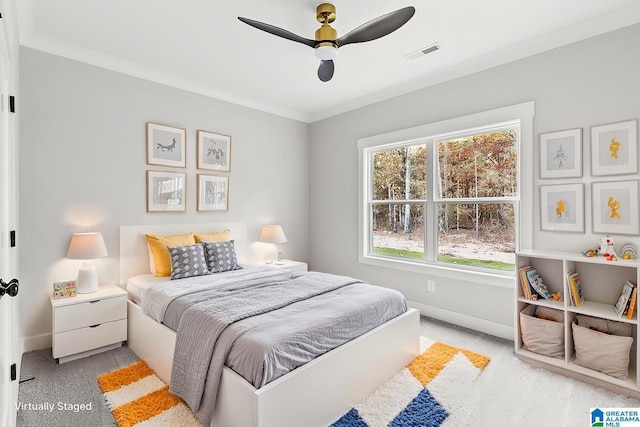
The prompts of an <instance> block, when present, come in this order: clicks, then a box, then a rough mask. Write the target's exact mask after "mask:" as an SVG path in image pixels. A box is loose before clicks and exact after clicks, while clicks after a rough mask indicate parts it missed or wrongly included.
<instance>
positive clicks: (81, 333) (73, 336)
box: [53, 298, 127, 359]
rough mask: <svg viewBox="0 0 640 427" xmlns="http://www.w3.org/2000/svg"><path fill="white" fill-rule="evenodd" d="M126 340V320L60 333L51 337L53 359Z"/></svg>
mask: <svg viewBox="0 0 640 427" xmlns="http://www.w3.org/2000/svg"><path fill="white" fill-rule="evenodd" d="M113 299H118V298H113ZM126 340H127V320H126V319H123V320H117V321H115V322H106V323H102V324H99V325H97V326H88V327H86V328H81V329H74V330H72V331H67V332H61V333H57V334H54V335H53V357H54V358H55V359H57V358H59V357H64V356H68V355H70V354H76V353H81V352H83V351H87V350H92V349H96V348H98V347H103V346H106V345H109V344H114V343H117V342H121V341H126Z"/></svg>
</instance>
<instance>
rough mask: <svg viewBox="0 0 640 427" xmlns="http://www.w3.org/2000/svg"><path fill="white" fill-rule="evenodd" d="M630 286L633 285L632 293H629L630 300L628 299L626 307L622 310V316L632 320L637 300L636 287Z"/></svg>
mask: <svg viewBox="0 0 640 427" xmlns="http://www.w3.org/2000/svg"><path fill="white" fill-rule="evenodd" d="M631 284H632V285H633V291H631V298H629V302H628V303H627V307H626V308H625V309H624V315H625V316H626V317H627V319H631V318H633V310H635V308H636V300H637V299H638V286H636V285H634V284H633V283H631Z"/></svg>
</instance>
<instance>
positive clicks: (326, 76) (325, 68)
mask: <svg viewBox="0 0 640 427" xmlns="http://www.w3.org/2000/svg"><path fill="white" fill-rule="evenodd" d="M334 69H335V67H334V65H333V60H331V59H329V60H322V61H320V66H319V67H318V78H319V79H320V80H321V81H323V82H328V81H329V80H331V78H332V77H333V70H334Z"/></svg>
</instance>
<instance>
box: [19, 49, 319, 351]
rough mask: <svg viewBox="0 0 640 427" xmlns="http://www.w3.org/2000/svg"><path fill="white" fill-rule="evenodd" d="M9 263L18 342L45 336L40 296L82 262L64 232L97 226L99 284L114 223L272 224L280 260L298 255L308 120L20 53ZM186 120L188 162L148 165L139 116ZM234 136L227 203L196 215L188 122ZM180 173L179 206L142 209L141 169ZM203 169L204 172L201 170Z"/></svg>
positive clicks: (112, 274) (303, 251) (302, 253)
mask: <svg viewBox="0 0 640 427" xmlns="http://www.w3.org/2000/svg"><path fill="white" fill-rule="evenodd" d="M19 109H20V147H19V184H20V190H19V209H20V210H19V214H20V217H19V236H18V247H19V265H20V274H19V277H20V282H21V285H22V286H21V288H20V290H21V296H22V297H21V299H20V301H21V307H20V311H21V324H22V328H23V336H24V337H25V338H26V344H25V348H26V350H30V349H33V348H41V347H46V346H48V345H50V335H49V334H50V331H51V308H50V305H49V294H50V293H51V285H52V283H53V282H54V281H59V280H66V279H72V278H74V277H75V274H76V273H77V269H78V267H79V266H80V264H81V261H77V260H69V259H66V258H65V255H66V251H67V248H68V245H69V240H70V238H71V234H72V233H73V232H76V231H84V230H87V229H90V230H94V231H100V232H102V233H103V235H104V238H105V242H106V245H107V249H108V251H109V257H108V258H106V259H100V260H97V261H96V262H95V264H96V266H97V267H98V275H99V279H100V283H102V284H104V283H117V281H118V257H119V234H118V233H119V226H121V225H135V224H160V223H177V224H182V223H200V222H244V223H245V224H246V227H247V241H248V242H252V241H255V240H257V238H258V234H259V230H260V226H261V225H263V224H266V223H278V224H282V226H283V228H284V230H285V232H286V234H287V237H288V239H289V242H288V243H286V244H283V245H279V249H280V250H281V251H282V252H283V253H284V256H285V257H288V258H291V259H298V260H302V261H308V258H309V257H308V255H309V253H308V250H309V235H308V228H309V224H308V218H309V215H308V212H309V191H308V190H309V174H308V159H309V150H308V139H309V134H308V132H309V127H308V125H307V124H305V123H300V122H297V121H294V120H290V119H285V118H282V117H279V116H275V115H271V114H267V113H264V112H259V111H256V110H252V109H249V108H245V107H240V106H237V105H234V104H230V103H227V102H222V101H218V100H214V99H211V98H207V97H204V96H200V95H196V94H193V93H190V92H186V91H183V90H178V89H173V88H170V87H167V86H163V85H159V84H156V83H152V82H148V81H145V80H141V79H138V78H133V77H130V76H126V75H124V74H119V73H115V72H112V71H107V70H104V69H101V68H97V67H94V66H90V65H86V64H82V63H79V62H75V61H72V60H67V59H63V58H61V57H57V56H53V55H49V54H46V53H42V52H39V51H35V50H32V49H28V48H21V50H20V97H19ZM146 122H153V123H159V124H164V125H169V126H176V127H181V128H185V129H187V168H186V169H176V168H167V167H161V166H151V165H147V164H146V151H145V150H146V140H145V123H146ZM198 129H202V130H209V131H214V132H220V133H223V134H227V135H231V136H232V157H231V173H230V194H229V201H230V206H229V210H228V212H202V213H198V212H196V181H195V179H196V173H197V172H198V171H197V169H196V145H195V143H196V141H195V138H196V130H198ZM149 169H150V170H172V171H179V172H186V173H187V212H186V213H147V212H146V204H145V200H146V199H145V197H146V184H145V183H146V170H149ZM202 172H204V173H206V171H202Z"/></svg>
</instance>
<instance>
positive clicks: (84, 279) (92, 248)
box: [67, 233, 109, 294]
mask: <svg viewBox="0 0 640 427" xmlns="http://www.w3.org/2000/svg"><path fill="white" fill-rule="evenodd" d="M108 255H109V254H108V253H107V247H106V245H105V244H104V238H103V237H102V233H74V234H73V236H72V237H71V243H69V250H68V251H67V258H71V259H83V260H85V261H84V263H83V264H82V267H81V268H80V270H78V279H77V280H76V292H78V293H79V294H88V293H91V292H95V291H97V290H98V270H96V267H95V266H94V265H93V263H92V262H91V260H92V259H95V258H103V257H106V256H108Z"/></svg>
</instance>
